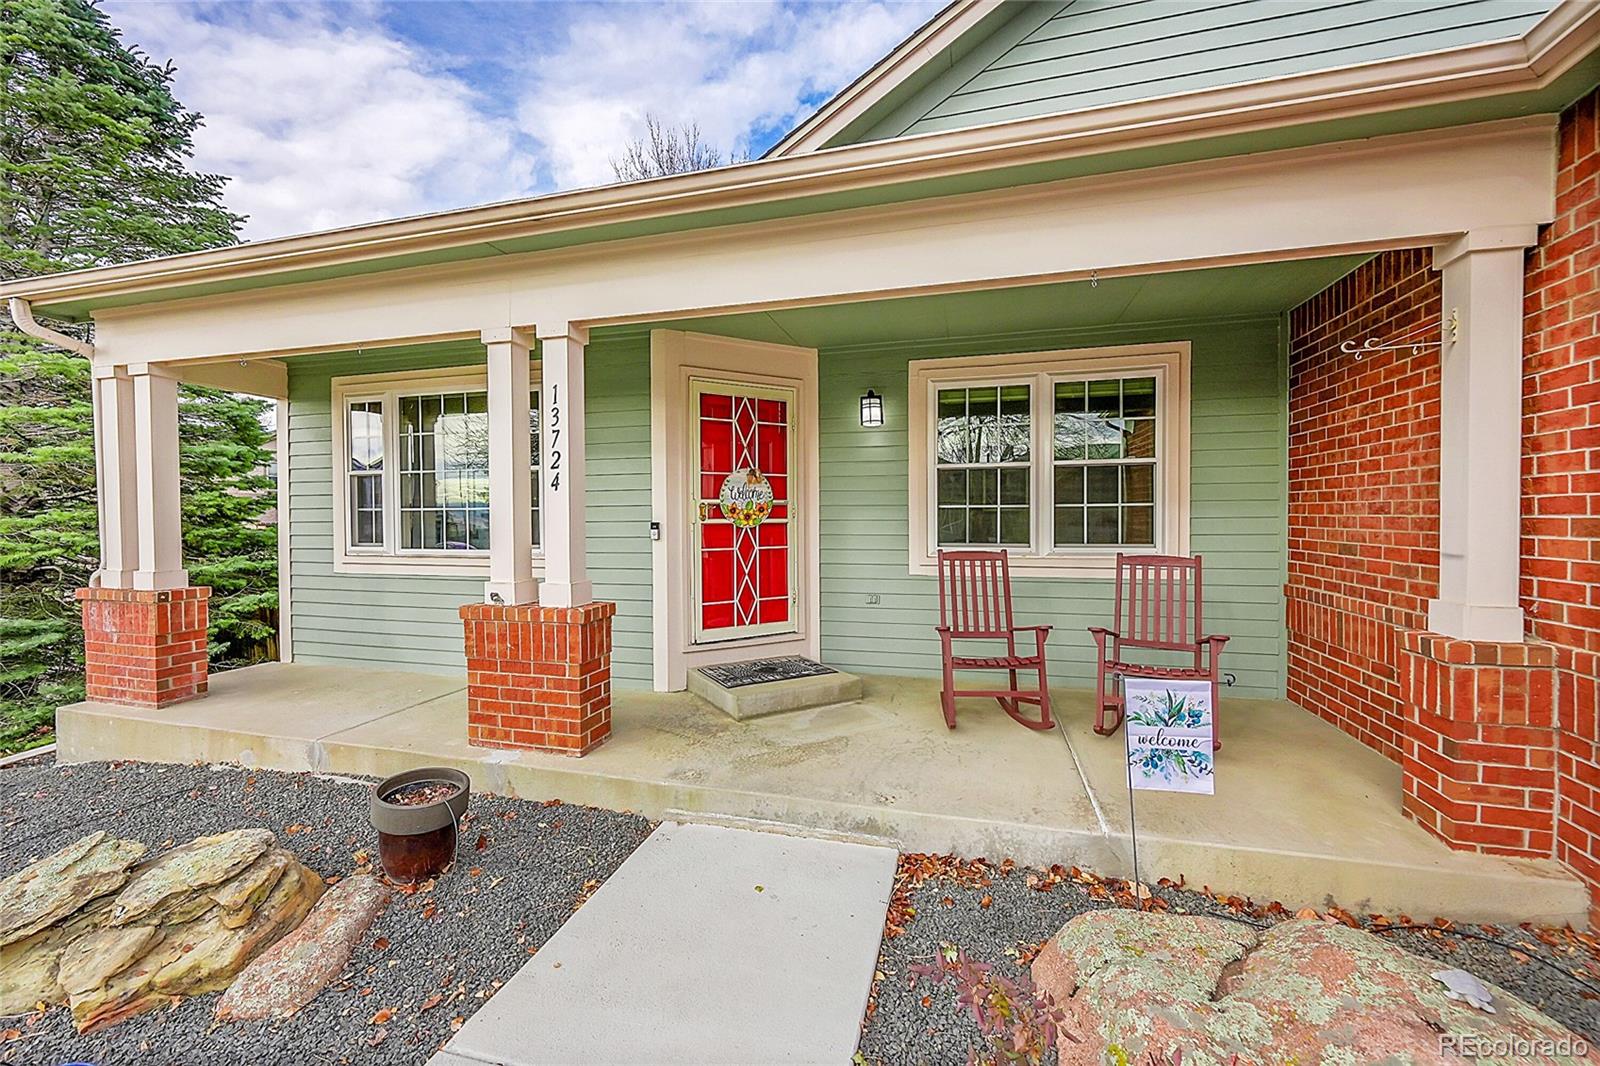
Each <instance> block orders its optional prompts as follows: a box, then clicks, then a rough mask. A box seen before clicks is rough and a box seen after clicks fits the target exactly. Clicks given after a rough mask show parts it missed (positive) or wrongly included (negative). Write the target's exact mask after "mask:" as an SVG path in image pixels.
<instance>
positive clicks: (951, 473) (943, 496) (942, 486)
mask: <svg viewBox="0 0 1600 1066" xmlns="http://www.w3.org/2000/svg"><path fill="white" fill-rule="evenodd" d="M966 502H967V475H966V472H965V471H962V470H941V471H939V503H941V504H961V503H966Z"/></svg>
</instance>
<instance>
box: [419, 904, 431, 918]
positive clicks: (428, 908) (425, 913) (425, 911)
mask: <svg viewBox="0 0 1600 1066" xmlns="http://www.w3.org/2000/svg"><path fill="white" fill-rule="evenodd" d="M422 916H423V917H424V918H432V917H433V904H431V903H429V904H427V905H426V906H424V907H423V908H422Z"/></svg>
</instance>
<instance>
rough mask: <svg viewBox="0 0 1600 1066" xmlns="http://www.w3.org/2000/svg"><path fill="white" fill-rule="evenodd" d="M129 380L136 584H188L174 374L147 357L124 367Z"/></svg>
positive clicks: (150, 586)
mask: <svg viewBox="0 0 1600 1066" xmlns="http://www.w3.org/2000/svg"><path fill="white" fill-rule="evenodd" d="M128 374H129V376H130V378H131V380H132V382H133V481H134V491H135V492H136V494H137V496H138V500H137V511H138V522H137V527H138V531H139V556H138V559H139V565H138V568H137V569H135V570H134V572H133V587H134V588H136V589H176V588H184V587H185V586H187V585H188V584H189V574H188V571H186V570H184V568H183V514H182V508H181V503H180V500H181V492H180V488H179V484H178V379H177V377H176V376H175V375H174V373H173V372H172V371H171V370H168V369H166V368H164V367H161V366H157V365H155V364H152V363H135V364H134V365H132V366H130V367H129V368H128Z"/></svg>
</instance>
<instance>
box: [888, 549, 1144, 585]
mask: <svg viewBox="0 0 1600 1066" xmlns="http://www.w3.org/2000/svg"><path fill="white" fill-rule="evenodd" d="M948 550H950V551H978V550H981V549H976V548H951V549H948ZM1156 552H1157V549H1155V548H1124V549H1123V553H1124V554H1128V555H1135V554H1139V555H1150V554H1154V553H1156ZM1010 566H1011V576H1012V577H1021V578H1079V579H1089V580H1102V581H1106V580H1110V579H1112V578H1114V577H1116V576H1117V553H1116V552H1115V551H1111V552H1107V553H1103V554H1102V553H1099V552H1095V553H1087V552H1086V553H1083V554H1072V555H1065V554H1063V555H1012V556H1011V560H1010ZM910 573H911V574H912V576H914V577H921V576H930V577H936V576H938V573H939V559H938V557H937V556H933V555H925V556H922V557H920V558H918V557H913V558H912V559H911V568H910Z"/></svg>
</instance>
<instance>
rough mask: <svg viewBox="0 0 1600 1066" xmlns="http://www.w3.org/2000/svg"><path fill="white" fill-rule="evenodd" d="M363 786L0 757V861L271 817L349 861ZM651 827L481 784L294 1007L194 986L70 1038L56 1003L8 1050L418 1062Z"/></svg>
mask: <svg viewBox="0 0 1600 1066" xmlns="http://www.w3.org/2000/svg"><path fill="white" fill-rule="evenodd" d="M367 793H368V785H367V783H365V782H363V781H358V780H352V779H349V778H342V779H333V778H325V777H317V776H314V775H310V774H286V773H277V772H273V771H267V770H244V769H240V768H238V767H234V766H210V767H208V766H168V765H158V764H149V763H86V764H80V765H76V766H63V767H59V768H58V767H56V766H54V765H53V764H51V763H50V761H49V758H48V757H43V758H41V759H40V760H36V761H35V760H29V761H26V762H23V763H19V764H14V765H12V766H8V767H4V768H0V840H4V841H5V846H4V850H3V852H0V877H5V876H9V875H10V874H12V873H15V872H16V871H17V870H20V869H21V868H22V867H24V866H26V865H28V864H29V863H30V862H33V861H34V860H36V859H38V858H40V857H42V856H44V855H47V854H49V853H50V852H52V851H55V850H56V849H58V848H60V847H62V846H63V845H65V844H68V843H70V842H72V841H73V840H75V839H77V838H78V837H79V836H82V835H83V834H84V833H87V832H91V831H93V830H96V829H104V830H106V831H108V832H110V833H111V834H113V835H115V836H119V837H127V838H133V839H137V840H140V841H143V842H144V843H145V844H147V845H149V846H150V848H151V852H152V853H155V852H157V851H159V850H160V849H162V848H163V847H165V846H170V845H171V844H174V843H182V842H184V841H186V840H189V839H190V838H192V837H195V836H199V835H202V834H208V833H218V832H222V831H224V830H228V829H237V828H242V827H248V826H264V827H266V828H268V829H271V830H273V831H274V832H275V833H276V834H277V836H278V842H279V844H280V845H282V846H283V847H286V848H288V849H289V850H291V851H293V852H294V853H296V854H297V855H298V856H299V857H300V859H301V860H302V861H303V862H305V863H306V864H307V865H308V866H310V867H311V868H312V869H313V870H315V871H317V872H318V873H320V874H322V875H324V877H342V876H345V875H348V874H349V873H351V872H352V871H354V870H356V869H357V868H358V867H359V866H361V865H362V864H363V862H364V861H366V860H370V861H371V862H373V863H375V862H376V854H377V846H376V839H375V835H374V834H373V832H372V830H371V828H370V827H369V826H368V824H367ZM651 828H652V825H651V823H650V822H649V821H648V820H646V819H644V818H642V817H638V816H636V815H631V814H619V813H617V812H614V811H606V810H597V809H594V808H588V807H576V806H571V805H568V804H563V803H561V802H560V801H559V800H551V801H548V802H547V803H538V802H530V801H525V800H513V799H505V798H501V797H496V796H490V795H481V794H475V795H474V796H473V798H472V809H471V811H470V813H469V816H468V819H467V820H466V821H465V822H464V823H463V825H462V829H461V842H460V846H459V859H458V862H457V864H456V866H455V867H454V868H453V869H452V870H451V871H450V872H449V873H447V874H446V875H445V876H444V877H442V878H440V879H438V880H437V882H435V883H434V884H433V885H432V886H431V887H429V886H423V887H422V889H421V890H419V891H417V892H415V893H412V894H397V895H396V896H395V898H394V901H393V902H392V903H391V904H390V906H389V909H388V910H387V911H386V912H385V913H384V914H382V915H380V916H379V918H378V920H377V921H376V922H375V923H374V924H373V926H372V928H371V929H370V930H369V931H368V933H367V935H366V936H365V937H364V938H363V940H362V943H361V944H360V945H358V947H357V948H356V951H355V953H354V954H353V955H352V957H351V960H350V965H349V967H348V968H347V969H346V971H345V973H344V974H343V975H342V976H341V977H340V978H338V979H336V980H335V981H334V983H333V984H332V985H330V986H329V987H328V989H327V990H326V991H324V992H323V993H322V994H321V995H320V996H318V997H317V998H316V999H315V1000H313V1001H312V1002H311V1004H310V1005H309V1006H307V1007H305V1008H304V1009H303V1010H301V1011H300V1012H299V1013H298V1014H297V1015H295V1016H294V1017H293V1018H291V1019H289V1020H287V1021H283V1022H276V1023H273V1022H250V1023H217V1022H215V1021H214V1020H213V1019H212V1016H211V1012H212V1010H213V1008H214V1006H215V1003H216V1000H217V997H216V996H215V995H203V996H197V997H194V998H193V999H189V1000H186V1001H184V1002H183V1003H182V1004H181V1005H179V1006H178V1007H176V1008H174V1009H170V1010H156V1011H151V1012H149V1013H146V1014H143V1015H140V1016H138V1017H135V1018H133V1019H131V1020H129V1021H127V1022H124V1023H123V1024H121V1025H118V1026H115V1027H113V1028H110V1029H105V1030H102V1031H100V1032H97V1033H91V1034H89V1035H87V1036H79V1035H77V1034H76V1033H75V1032H74V1031H73V1029H72V1026H71V1023H70V1021H69V1019H68V1015H67V1012H66V1010H65V1009H54V1010H51V1011H49V1012H47V1013H45V1014H43V1015H40V1014H38V1013H32V1014H26V1015H22V1016H20V1017H11V1018H0V1030H5V1031H6V1034H5V1035H6V1037H9V1039H5V1038H0V1063H6V1064H12V1063H16V1064H24V1063H26V1064H30V1066H31V1064H35V1063H57V1062H69V1061H80V1060H81V1061H85V1062H96V1063H123V1062H135V1061H137V1062H142V1063H145V1062H147V1063H152V1064H158V1066H161V1064H190V1063H193V1064H196V1066H198V1064H202V1063H203V1064H215V1063H226V1062H262V1063H267V1062H308V1063H310V1062H314V1063H319V1064H322V1063H351V1062H358V1063H361V1064H363V1066H366V1064H371V1066H378V1064H396V1066H398V1064H403V1063H405V1064H414V1063H423V1062H426V1061H427V1059H428V1058H429V1057H430V1056H431V1055H432V1054H433V1053H434V1052H435V1051H436V1050H438V1048H439V1046H440V1045H441V1044H443V1043H444V1042H445V1040H447V1039H448V1038H449V1037H450V1035H451V1033H452V1032H453V1031H454V1030H455V1029H456V1028H459V1027H460V1025H461V1024H462V1022H463V1021H464V1020H465V1019H466V1018H467V1017H469V1016H471V1014H472V1012H473V1011H474V1010H476V1009H477V1008H478V1007H479V1006H481V1005H482V1004H483V1003H484V1002H485V1001H486V1000H487V999H488V998H489V997H490V996H492V995H494V993H495V991H496V990H497V989H498V988H499V987H500V985H501V984H502V983H503V982H505V981H506V980H507V979H509V978H510V977H511V975H512V974H514V973H515V972H516V971H517V970H518V968H519V967H521V965H522V964H523V963H524V962H526V961H527V959H528V957H529V956H530V955H531V954H533V953H534V952H535V951H537V949H538V948H539V946H540V945H542V944H543V943H544V942H545V941H546V940H548V939H549V938H550V936H551V935H552V934H553V933H554V932H555V931H556V929H557V928H559V927H560V925H561V923H562V922H563V921H565V920H566V919H567V917H568V916H569V915H571V914H572V912H573V911H574V910H575V909H576V908H577V907H578V906H579V905H580V904H581V902H582V901H583V900H584V899H586V898H587V897H588V896H589V895H590V894H591V893H592V892H593V891H594V889H595V888H597V887H599V885H600V883H601V882H603V881H604V880H605V879H606V878H607V877H609V876H610V875H611V873H612V872H613V871H614V870H616V868H617V867H618V866H619V865H621V863H622V861H623V860H624V859H625V858H627V857H628V855H629V853H631V852H632V851H633V849H634V848H635V847H637V846H638V844H639V843H640V842H641V841H643V840H644V838H645V837H646V836H648V835H649V833H650V830H651ZM374 1019H376V1021H375V1020H374ZM10 1030H16V1031H17V1032H16V1035H11V1033H10Z"/></svg>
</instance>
